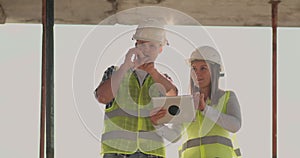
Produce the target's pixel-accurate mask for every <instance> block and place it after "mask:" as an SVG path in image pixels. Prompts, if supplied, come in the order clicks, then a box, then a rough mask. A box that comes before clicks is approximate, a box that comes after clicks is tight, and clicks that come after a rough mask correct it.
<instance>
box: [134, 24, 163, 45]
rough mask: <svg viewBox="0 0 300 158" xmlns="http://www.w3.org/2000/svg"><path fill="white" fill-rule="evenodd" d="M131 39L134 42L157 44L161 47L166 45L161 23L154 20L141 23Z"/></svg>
mask: <svg viewBox="0 0 300 158" xmlns="http://www.w3.org/2000/svg"><path fill="white" fill-rule="evenodd" d="M132 38H133V39H135V40H142V41H154V42H159V43H160V44H162V45H165V44H168V41H167V39H166V32H165V29H164V25H163V22H162V21H159V20H156V19H147V20H144V21H142V22H141V23H140V24H139V25H138V27H137V29H136V32H135V34H134V35H133V37H132Z"/></svg>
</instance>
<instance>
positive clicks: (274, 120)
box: [270, 0, 280, 158]
mask: <svg viewBox="0 0 300 158" xmlns="http://www.w3.org/2000/svg"><path fill="white" fill-rule="evenodd" d="M270 3H271V4H272V50H273V53H272V157H273V158H277V20H278V15H277V14H278V3H280V0H271V1H270Z"/></svg>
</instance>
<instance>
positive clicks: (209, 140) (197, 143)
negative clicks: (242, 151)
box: [181, 136, 232, 152]
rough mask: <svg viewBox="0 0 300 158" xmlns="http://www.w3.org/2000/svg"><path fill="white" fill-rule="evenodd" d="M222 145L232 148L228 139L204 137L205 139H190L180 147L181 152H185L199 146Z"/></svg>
mask: <svg viewBox="0 0 300 158" xmlns="http://www.w3.org/2000/svg"><path fill="white" fill-rule="evenodd" d="M215 143H219V144H223V145H226V146H229V147H232V142H231V140H230V139H229V138H226V137H221V136H206V137H201V138H195V139H190V140H188V141H187V142H185V143H184V144H183V145H182V151H181V152H183V151H184V150H186V149H187V148H192V147H196V146H200V145H207V144H215Z"/></svg>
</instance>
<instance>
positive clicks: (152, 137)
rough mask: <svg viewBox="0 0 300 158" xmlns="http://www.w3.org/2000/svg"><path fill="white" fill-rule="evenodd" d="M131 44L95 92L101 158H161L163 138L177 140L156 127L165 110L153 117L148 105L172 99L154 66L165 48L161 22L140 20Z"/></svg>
mask: <svg viewBox="0 0 300 158" xmlns="http://www.w3.org/2000/svg"><path fill="white" fill-rule="evenodd" d="M133 39H135V40H136V43H135V47H134V48H131V49H129V51H128V52H127V54H126V56H125V60H124V62H123V64H121V65H120V67H119V68H116V67H115V66H112V67H110V68H108V69H107V70H106V71H105V74H104V76H103V78H102V81H101V83H100V84H99V86H98V87H97V89H96V90H95V96H96V98H97V100H98V101H99V102H100V103H103V104H106V110H105V120H104V124H105V132H104V133H103V135H102V138H101V143H102V152H101V153H102V154H103V157H104V158H119V157H128V158H129V157H130V158H133V157H139V158H141V157H145V158H147V157H152V158H156V157H157V158H162V157H165V147H164V142H163V138H162V137H165V138H166V139H168V140H170V141H174V140H176V139H177V138H178V136H179V135H180V129H178V128H177V127H174V128H173V129H172V128H171V129H170V128H169V127H167V126H163V125H159V126H157V125H156V121H157V120H158V119H160V118H161V117H162V116H163V115H164V114H165V113H166V110H159V111H158V112H157V113H154V114H153V106H152V105H151V97H157V96H175V95H177V88H176V87H175V85H174V84H173V83H172V81H171V80H170V78H169V77H168V76H167V75H163V74H161V73H159V72H158V71H157V69H156V68H155V65H154V61H155V60H156V58H157V57H158V55H159V54H160V53H162V50H163V46H164V45H166V44H167V40H166V33H165V30H164V28H163V25H162V23H161V22H160V21H158V20H155V19H148V20H145V21H143V22H142V23H141V24H139V26H138V28H137V29H136V32H135V34H134V35H133ZM150 111H151V116H150Z"/></svg>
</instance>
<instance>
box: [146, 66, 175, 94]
mask: <svg viewBox="0 0 300 158" xmlns="http://www.w3.org/2000/svg"><path fill="white" fill-rule="evenodd" d="M149 74H150V75H151V77H152V78H153V80H154V81H155V82H156V83H160V84H162V85H163V86H164V88H165V89H166V95H167V96H176V95H177V94H178V92H177V88H176V86H175V85H174V84H173V83H172V82H171V81H170V80H168V79H167V78H166V77H165V76H163V75H162V74H161V73H159V72H158V71H157V70H156V69H153V70H152V71H150V72H149Z"/></svg>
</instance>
